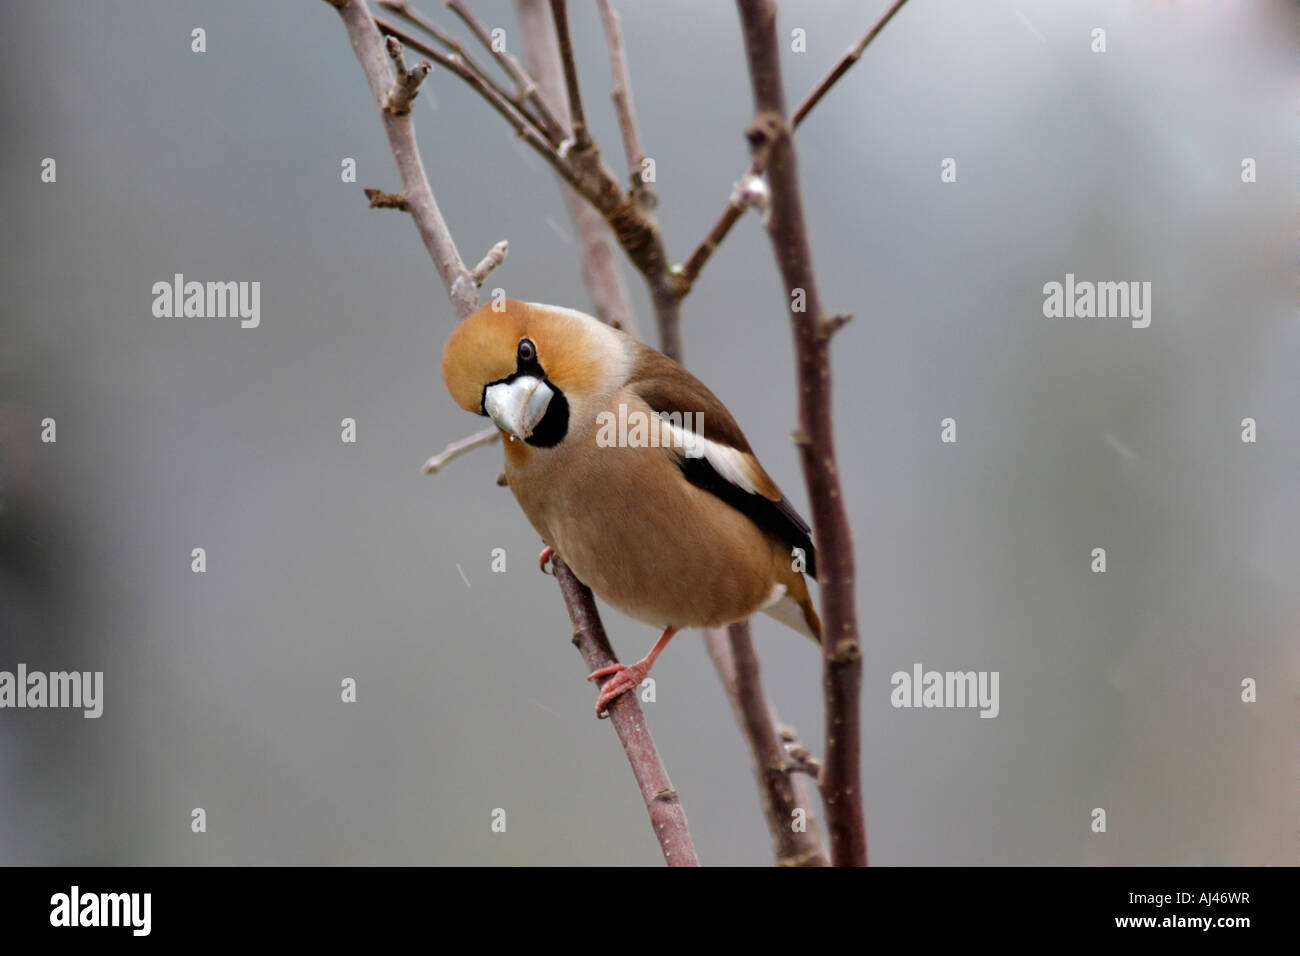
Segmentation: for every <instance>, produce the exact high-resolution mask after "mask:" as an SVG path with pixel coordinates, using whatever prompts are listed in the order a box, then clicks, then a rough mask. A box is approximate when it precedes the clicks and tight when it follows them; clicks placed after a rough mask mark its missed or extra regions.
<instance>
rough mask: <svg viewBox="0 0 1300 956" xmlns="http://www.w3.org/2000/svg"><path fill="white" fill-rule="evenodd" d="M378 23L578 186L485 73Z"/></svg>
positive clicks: (526, 118) (552, 150) (562, 161)
mask: <svg viewBox="0 0 1300 956" xmlns="http://www.w3.org/2000/svg"><path fill="white" fill-rule="evenodd" d="M375 23H376V24H378V25H379V28H380V29H381V30H383V32H384V33H386V34H388V35H389V36H393V37H396V38H397V39H399V40H401V41H402V42H403V43H405V44H406V45H407V46H408V47H410V48H411V49H412V50H417V51H419V52H420V53H423V54H424V55H425V56H427V57H431V58H432V59H433V60H434V62H436V63H438V64H439V65H440V66H444V67H446V68H447V69H448V70H451V72H453V73H455V74H456V75H457V76H458V77H460V78H461V79H462V80H464V81H465V82H466V83H468V84H469V86H470V87H471V88H472V89H473V90H474V91H475V92H476V93H478V94H479V95H480V96H481V97H483V99H485V100H486V101H487V102H488V104H489V105H490V106H491V107H492V108H493V109H494V110H496V111H497V112H498V113H500V114H501V115H502V116H503V117H504V118H505V120H506V122H507V123H509V124H510V125H511V126H512V127H514V130H515V133H517V134H518V136H519V138H520V139H522V140H523V141H524V142H525V143H527V144H528V145H529V146H531V147H532V148H533V150H534V151H535V152H536V153H537V154H538V155H539V156H541V157H542V159H544V160H546V161H547V162H548V163H550V164H551V166H552V168H554V169H555V171H556V172H557V173H559V174H560V176H561V177H562V178H563V179H565V180H566V181H568V182H573V183H575V184H576V182H577V179H576V176H575V174H574V171H573V169H572V168H571V167H570V165H569V164H568V162H567V161H566V160H565V159H564V158H563V157H561V156H560V154H559V153H558V152H557V151H556V149H555V148H554V147H553V146H552V145H551V144H550V143H549V142H547V140H546V138H545V137H544V136H543V135H542V134H541V133H540V132H539V131H538V129H537V126H536V124H535V122H534V120H532V119H531V118H530V117H529V116H528V115H526V114H524V113H521V112H520V111H519V110H518V109H516V108H515V105H514V104H513V103H512V102H510V99H509V97H508V96H506V95H505V94H504V93H501V92H499V91H498V89H496V88H494V87H493V85H492V84H491V83H489V82H487V80H485V79H484V77H483V76H482V74H480V73H478V72H476V71H474V70H472V69H470V68H469V66H468V65H467V64H466V62H465V60H464V59H462V58H461V56H460V54H458V53H444V52H442V51H441V50H435V49H434V48H433V47H431V46H429V44H427V43H425V42H424V41H423V40H420V39H418V38H416V37H414V36H411V34H409V33H407V32H406V31H404V30H402V29H401V28H400V27H397V26H394V25H393V24H391V23H389V22H388V21H386V20H384V19H382V18H380V17H376V18H375Z"/></svg>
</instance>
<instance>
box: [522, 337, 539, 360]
mask: <svg viewBox="0 0 1300 956" xmlns="http://www.w3.org/2000/svg"><path fill="white" fill-rule="evenodd" d="M535 358H537V346H536V345H534V344H533V342H532V339H521V340H520V342H519V361H521V362H531V361H532V360H533V359H535Z"/></svg>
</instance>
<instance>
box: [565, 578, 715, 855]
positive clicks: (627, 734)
mask: <svg viewBox="0 0 1300 956" xmlns="http://www.w3.org/2000/svg"><path fill="white" fill-rule="evenodd" d="M551 566H552V568H553V569H554V571H555V580H556V581H557V582H559V585H560V590H561V591H562V592H563V593H564V597H565V601H564V603H565V604H566V605H567V606H568V608H569V619H570V620H571V621H572V622H573V643H574V645H575V646H576V647H577V648H578V650H579V651H580V652H581V654H582V659H583V660H584V661H586V663H587V667H588V668H589V669H590V670H592V671H596V670H599V669H600V668H602V667H608V666H609V665H610V664H614V663H617V661H618V658H616V657H615V656H614V652H613V650H612V649H611V648H610V646H609V639H608V638H607V637H606V636H605V630H604V628H603V627H602V626H601V623H600V618H599V617H597V616H596V614H595V604H594V603H593V601H592V597H591V591H589V590H588V589H587V587H586V586H585V585H584V584H582V582H580V581H579V580H578V579H577V578H575V577H574V576H573V572H572V571H570V570H569V567H568V565H566V564H565V563H564V561H563V560H561V559H560V556H559V555H556V556H555V557H554V558H552V565H551ZM607 713H608V714H609V719H610V722H611V723H612V724H613V725H614V730H615V732H617V734H618V739H619V741H620V742H621V743H622V744H623V749H624V750H626V751H627V757H628V762H629V763H630V764H631V765H632V773H633V775H634V776H635V777H636V783H637V787H638V788H639V789H640V790H641V797H642V799H643V800H645V805H646V810H647V811H649V813H650V824H651V826H652V827H653V828H654V831H655V837H656V838H657V839H658V840H659V848H660V849H661V850H662V851H663V854H664V860H665V861H666V862H667V863H668V865H669V866H699V865H700V864H699V859H698V858H697V857H696V855H695V846H694V844H693V843H692V842H691V832H690V830H689V829H688V827H687V825H686V811H685V810H683V809H682V802H681V800H680V799H679V798H678V796H677V791H676V790H674V789H673V784H672V781H671V780H669V779H668V771H667V770H665V769H664V765H663V761H661V760H660V759H659V753H658V751H656V750H655V745H654V740H653V739H652V738H651V737H650V729H649V728H648V727H647V726H646V722H645V715H644V714H643V713H642V712H641V702H640V701H639V700H638V699H637V695H636V693H635V692H629V693H626V694H620V695H619V696H618V697H617V698H615V699H614V700H612V701H611V702H610V704H609V708H608V710H607Z"/></svg>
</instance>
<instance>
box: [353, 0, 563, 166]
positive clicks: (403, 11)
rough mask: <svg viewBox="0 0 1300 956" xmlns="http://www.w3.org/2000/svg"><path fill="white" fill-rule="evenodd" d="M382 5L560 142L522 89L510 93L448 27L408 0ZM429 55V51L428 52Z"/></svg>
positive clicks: (388, 0) (408, 39) (487, 42)
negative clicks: (530, 104)
mask: <svg viewBox="0 0 1300 956" xmlns="http://www.w3.org/2000/svg"><path fill="white" fill-rule="evenodd" d="M379 5H380V6H381V7H383V8H384V9H385V10H390V11H392V12H393V13H395V14H397V15H398V16H399V17H401V18H402V19H403V20H405V21H406V22H407V23H410V24H412V25H414V26H416V27H418V28H420V29H421V30H423V31H424V32H425V33H427V34H428V35H429V36H431V37H433V38H434V40H436V41H437V42H438V43H441V44H442V45H443V46H444V47H446V48H447V49H448V50H450V51H451V53H452V54H454V55H455V56H457V57H459V58H460V62H461V63H462V64H463V65H464V67H465V68H466V69H468V70H469V71H470V72H471V73H473V74H474V75H475V76H477V77H478V79H479V81H481V82H482V83H483V84H484V85H485V86H487V87H489V88H490V89H491V90H492V92H493V93H495V94H496V95H497V96H498V97H500V98H501V99H503V100H506V101H508V102H509V103H511V104H512V105H513V106H514V107H515V109H516V110H518V112H519V114H520V115H521V116H522V117H523V118H524V119H526V120H527V121H528V122H529V123H531V124H532V125H533V127H534V128H535V129H536V130H537V131H538V132H539V133H541V134H542V136H543V137H544V138H546V139H547V140H549V141H551V142H557V143H558V142H559V138H558V137H555V136H554V135H553V131H552V130H551V129H550V128H548V126H547V124H546V121H545V117H540V116H534V115H533V114H532V113H531V112H530V111H529V109H528V107H527V106H525V103H524V97H523V96H522V95H520V94H519V93H509V92H507V91H506V90H504V89H502V88H501V86H500V84H498V83H497V82H496V80H494V79H492V77H491V76H489V75H488V73H487V71H486V70H484V69H483V67H481V66H480V65H479V64H478V62H477V61H476V60H475V59H474V58H473V57H471V56H470V55H469V53H468V52H467V51H466V50H465V48H464V46H462V45H461V43H460V41H459V40H457V39H456V38H455V37H453V36H452V35H451V34H450V33H448V32H447V31H446V30H443V29H442V28H441V27H440V26H438V25H437V24H436V23H434V22H433V21H432V20H430V19H429V18H428V17H427V16H425V15H424V14H423V13H421V12H420V11H418V10H413V9H411V8H410V7H408V6H407V5H406V3H405V2H402V0H379ZM376 22H379V23H380V29H381V30H382V29H384V27H385V24H384V23H383V22H382V21H379V20H378V18H376ZM476 22H477V21H476ZM480 26H481V24H480ZM394 29H395V28H394ZM385 32H391V31H385ZM394 35H396V34H394ZM484 36H486V31H485V33H484ZM399 39H401V40H402V42H403V43H405V44H406V45H407V46H412V42H411V41H412V40H413V39H414V38H413V37H409V36H402V37H399ZM484 43H485V45H487V46H488V48H489V50H490V49H491V44H490V38H489V40H485V41H484ZM427 55H429V54H426V56H427Z"/></svg>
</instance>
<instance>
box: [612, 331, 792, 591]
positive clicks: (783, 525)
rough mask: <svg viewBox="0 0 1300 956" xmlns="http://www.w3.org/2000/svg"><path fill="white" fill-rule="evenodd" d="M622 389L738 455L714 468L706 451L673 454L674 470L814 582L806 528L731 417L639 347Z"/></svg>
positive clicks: (695, 382)
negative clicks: (785, 550)
mask: <svg viewBox="0 0 1300 956" xmlns="http://www.w3.org/2000/svg"><path fill="white" fill-rule="evenodd" d="M628 386H629V387H630V388H632V389H633V390H634V391H635V392H636V393H637V394H638V395H640V396H641V398H642V399H643V400H644V401H645V403H646V404H647V405H649V406H650V408H651V409H652V410H653V411H655V412H666V413H668V414H673V413H677V414H682V415H685V414H686V413H692V414H693V416H694V417H693V418H692V419H690V420H691V421H694V422H697V423H698V424H699V426H700V427H699V429H698V431H699V432H700V433H701V434H702V435H703V437H704V438H705V439H707V440H708V441H709V442H713V443H716V444H717V445H718V446H721V453H722V454H727V452H728V451H730V452H735V453H739V454H729V455H727V460H726V462H725V463H724V462H722V461H720V460H719V461H717V462H716V463H715V461H713V460H711V455H710V452H709V451H706V453H705V455H704V456H702V457H694V458H693V457H688V456H686V455H680V454H679V455H678V458H679V461H678V466H679V467H680V468H681V470H682V474H683V475H685V476H686V480H687V481H689V482H691V484H693V485H696V486H697V487H699V488H702V489H704V490H705V491H708V492H709V493H710V494H713V495H716V496H717V497H718V498H720V499H722V500H723V501H725V502H726V503H727V504H729V505H731V506H732V507H733V508H735V509H736V510H738V511H740V512H741V513H742V514H744V515H745V516H746V517H748V518H749V519H750V520H751V521H753V522H754V523H755V524H756V525H758V526H759V527H760V528H762V529H763V530H764V531H767V532H768V533H770V534H773V535H775V536H776V537H777V538H779V539H780V540H781V541H783V542H785V543H786V544H787V545H789V546H790V547H792V548H799V549H801V550H802V551H803V553H804V555H805V556H806V564H807V570H808V574H809V575H811V576H812V577H814V578H816V577H817V563H816V561H817V555H816V549H815V548H814V547H813V543H812V537H811V535H810V531H811V529H810V528H809V527H808V523H807V522H806V521H804V520H803V518H802V517H800V515H799V513H798V512H797V511H795V510H794V506H793V505H792V504H790V501H789V499H787V498H786V497H785V496H784V495H783V494H781V489H780V488H778V487H777V486H776V482H774V481H773V480H772V479H771V478H770V477H769V476H768V474H767V472H765V471H764V470H763V468H762V466H761V465H760V464H759V463H758V459H757V458H755V457H754V453H753V450H752V449H751V448H750V446H749V442H748V441H747V440H746V439H745V435H744V432H742V431H741V430H740V426H739V425H738V424H736V420H735V418H733V417H732V415H731V413H730V412H729V411H727V407H726V406H725V405H723V404H722V402H721V401H719V400H718V397H717V396H716V395H714V394H713V392H711V391H709V388H708V386H706V385H705V384H704V383H703V382H701V381H700V380H699V379H698V378H696V377H695V376H694V375H692V374H691V373H690V372H688V371H686V369H684V368H682V367H681V366H680V365H678V364H677V363H676V362H674V361H673V360H672V359H670V358H669V357H668V356H666V355H664V354H663V353H661V352H656V351H655V350H654V349H651V348H648V347H645V346H642V347H641V349H640V351H639V354H638V356H637V364H636V367H635V369H634V370H633V372H632V376H631V378H630V380H629V381H628ZM720 466H722V467H720ZM737 473H739V474H740V475H742V476H743V478H745V479H748V481H749V484H750V485H751V486H752V487H753V489H754V490H752V491H751V490H750V489H749V488H746V487H743V486H742V485H741V484H738V483H737V482H736V481H734V480H731V479H730V478H729V477H728V474H737Z"/></svg>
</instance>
